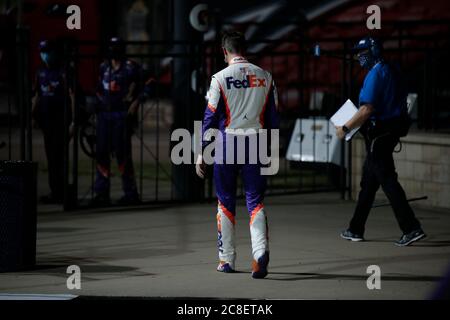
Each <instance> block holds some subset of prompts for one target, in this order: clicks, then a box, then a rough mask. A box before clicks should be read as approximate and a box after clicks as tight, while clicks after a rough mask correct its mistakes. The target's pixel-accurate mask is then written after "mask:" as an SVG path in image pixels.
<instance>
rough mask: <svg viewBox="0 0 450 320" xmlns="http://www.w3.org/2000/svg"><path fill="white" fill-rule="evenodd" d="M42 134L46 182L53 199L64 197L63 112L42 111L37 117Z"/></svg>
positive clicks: (64, 128)
mask: <svg viewBox="0 0 450 320" xmlns="http://www.w3.org/2000/svg"><path fill="white" fill-rule="evenodd" d="M38 122H39V125H40V127H41V129H42V133H43V135H44V146H45V154H46V157H47V166H48V184H49V187H50V192H51V194H52V196H53V197H54V198H55V199H58V200H62V199H63V197H64V135H65V132H64V131H65V130H67V129H68V128H67V126H65V125H64V114H62V113H61V114H56V113H54V112H48V113H42V114H40V116H39V119H38Z"/></svg>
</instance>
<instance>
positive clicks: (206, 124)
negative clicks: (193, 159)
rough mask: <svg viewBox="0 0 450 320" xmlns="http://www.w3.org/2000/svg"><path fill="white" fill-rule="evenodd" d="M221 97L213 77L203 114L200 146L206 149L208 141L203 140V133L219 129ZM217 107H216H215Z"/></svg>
mask: <svg viewBox="0 0 450 320" xmlns="http://www.w3.org/2000/svg"><path fill="white" fill-rule="evenodd" d="M221 102H222V97H221V95H220V89H219V86H218V81H217V79H215V78H214V77H213V79H212V80H211V86H210V89H209V91H208V104H207V106H206V109H205V114H204V116H203V123H202V146H203V147H206V146H207V145H208V144H209V143H211V142H210V141H207V140H205V139H204V137H205V132H207V131H208V130H209V129H212V128H218V127H219V117H220V110H218V109H220V108H219V106H220V105H221ZM215 106H217V107H215Z"/></svg>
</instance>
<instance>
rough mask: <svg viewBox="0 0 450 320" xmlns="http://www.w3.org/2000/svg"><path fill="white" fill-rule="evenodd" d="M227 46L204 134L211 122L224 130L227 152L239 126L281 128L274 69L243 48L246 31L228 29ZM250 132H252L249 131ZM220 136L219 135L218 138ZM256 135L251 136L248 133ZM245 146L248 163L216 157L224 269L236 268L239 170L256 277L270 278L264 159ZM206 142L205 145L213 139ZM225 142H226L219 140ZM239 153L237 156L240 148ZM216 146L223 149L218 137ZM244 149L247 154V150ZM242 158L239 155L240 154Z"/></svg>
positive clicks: (200, 163) (200, 167)
mask: <svg viewBox="0 0 450 320" xmlns="http://www.w3.org/2000/svg"><path fill="white" fill-rule="evenodd" d="M222 48H223V53H224V56H225V61H226V62H227V63H228V67H227V68H225V69H223V70H222V71H220V72H219V73H216V74H215V75H214V76H213V77H212V80H211V86H210V90H209V92H208V105H207V107H206V110H205V114H204V119H203V124H202V131H203V132H202V136H203V138H204V137H205V133H207V131H208V130H209V129H211V128H216V129H218V130H219V134H220V135H221V136H222V137H223V141H226V142H223V154H224V155H225V154H226V153H227V151H230V150H227V149H228V148H229V144H228V141H231V139H235V138H236V137H237V133H236V130H240V129H241V130H247V132H251V130H253V132H254V133H256V132H258V130H260V129H278V121H279V120H278V115H277V110H276V101H277V97H276V89H275V86H274V82H273V80H272V75H271V74H270V73H269V72H267V71H265V70H263V69H261V68H260V67H258V66H256V65H254V64H251V63H249V62H248V61H247V60H246V59H245V58H244V57H243V56H242V54H243V53H244V49H245V38H244V36H243V35H242V34H241V33H238V32H229V33H225V34H224V36H223V38H222ZM246 138H247V137H246ZM216 141H217V140H216ZM248 141H250V138H249V139H248ZM248 141H246V148H245V150H240V149H239V150H237V153H241V154H237V157H242V156H243V158H245V161H244V163H243V164H237V163H236V162H235V161H234V162H233V163H232V164H230V163H228V160H227V161H226V162H227V163H225V161H220V162H218V161H217V157H216V158H215V163H214V184H215V187H216V194H217V198H218V209H217V226H218V249H219V261H220V262H219V266H218V267H217V270H218V271H220V272H227V273H228V272H233V271H234V270H235V269H234V268H235V259H236V251H235V241H234V237H235V234H234V232H235V231H234V228H235V214H236V211H235V207H236V180H237V176H238V174H239V172H240V173H241V177H242V179H243V183H244V188H245V196H246V203H247V209H248V212H249V214H250V233H251V242H252V256H253V263H252V277H253V278H264V277H265V276H266V275H267V267H268V263H269V247H268V228H267V217H266V212H265V209H264V204H263V198H264V192H265V189H266V177H265V176H264V175H262V174H261V167H262V164H261V162H260V161H259V160H258V161H257V162H256V163H252V161H249V158H250V156H251V154H250V152H249V151H248V148H247V147H249V143H248ZM207 143H208V142H207V141H204V142H203V146H204V147H205V146H206V145H207ZM219 148H221V147H220V146H219ZM233 151H234V155H235V156H236V148H235V150H233ZM215 152H216V154H217V152H218V145H217V143H216V146H215ZM242 153H244V154H242ZM234 160H236V159H234ZM196 170H197V174H198V176H199V177H201V178H204V176H205V161H204V160H203V158H202V156H199V159H198V160H197V165H196Z"/></svg>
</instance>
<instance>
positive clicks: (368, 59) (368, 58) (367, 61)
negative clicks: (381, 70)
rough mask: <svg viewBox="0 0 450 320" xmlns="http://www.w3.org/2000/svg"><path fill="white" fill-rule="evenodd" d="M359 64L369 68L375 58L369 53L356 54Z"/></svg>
mask: <svg viewBox="0 0 450 320" xmlns="http://www.w3.org/2000/svg"><path fill="white" fill-rule="evenodd" d="M358 60H359V64H360V66H361V67H363V68H365V69H370V68H372V67H373V66H374V64H375V60H374V59H373V57H372V55H371V54H370V53H364V54H360V55H359V56H358Z"/></svg>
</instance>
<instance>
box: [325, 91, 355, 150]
mask: <svg viewBox="0 0 450 320" xmlns="http://www.w3.org/2000/svg"><path fill="white" fill-rule="evenodd" d="M356 112H358V108H357V107H356V106H355V105H354V104H353V102H352V101H351V100H350V99H348V100H347V101H345V103H344V104H343V105H342V107H340V108H339V110H338V111H337V112H336V113H335V114H334V115H333V116H332V117H331V118H330V121H331V122H332V123H333V124H334V125H335V126H337V127H342V126H343V125H344V124H346V123H347V121H348V120H350V119H351V118H352V117H353V116H354V115H355V113H356ZM358 130H359V127H358V128H354V129H352V130H351V131H350V132H349V133H347V134H346V135H345V141H350V139H351V138H352V137H353V136H354V134H355V133H356V132H358Z"/></svg>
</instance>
